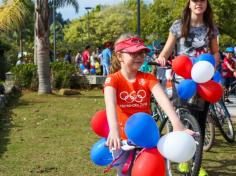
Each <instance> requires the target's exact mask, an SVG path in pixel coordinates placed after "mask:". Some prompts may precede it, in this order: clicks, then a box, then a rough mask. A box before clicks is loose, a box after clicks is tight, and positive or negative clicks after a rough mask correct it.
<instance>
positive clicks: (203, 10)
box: [156, 0, 219, 176]
mask: <svg viewBox="0 0 236 176" xmlns="http://www.w3.org/2000/svg"><path fill="white" fill-rule="evenodd" d="M218 34H219V32H218V29H217V27H216V25H215V24H214V22H213V12H212V8H211V5H210V2H209V0H187V1H186V6H185V8H184V10H183V13H182V18H181V19H179V20H176V21H175V22H174V23H173V24H172V26H171V27H170V30H169V36H168V39H167V41H166V44H165V46H164V48H163V50H162V52H161V53H160V55H159V57H158V59H157V60H156V61H157V62H158V63H160V64H161V65H165V64H166V62H167V59H168V58H169V56H170V55H171V53H172V51H173V49H174V47H175V45H176V55H177V56H178V55H187V56H189V57H191V58H193V59H194V58H196V57H197V56H198V55H200V54H202V53H206V52H209V51H210V53H211V54H212V55H214V57H215V60H216V63H217V64H218V63H219V46H218V40H217V36H218ZM177 78H178V79H183V78H181V77H180V76H177ZM204 104H205V105H204V110H203V111H195V110H190V111H191V113H192V115H193V116H194V117H195V118H196V120H197V121H198V123H199V126H200V128H201V137H202V141H203V143H204V136H205V128H206V119H207V114H208V109H209V102H206V101H205V103H204ZM202 147H203V146H202ZM178 170H179V171H180V172H181V173H183V174H185V173H189V171H190V167H189V165H188V163H187V162H186V163H180V164H179V165H178ZM199 176H208V173H207V172H206V170H205V169H203V168H202V167H201V169H200V171H199Z"/></svg>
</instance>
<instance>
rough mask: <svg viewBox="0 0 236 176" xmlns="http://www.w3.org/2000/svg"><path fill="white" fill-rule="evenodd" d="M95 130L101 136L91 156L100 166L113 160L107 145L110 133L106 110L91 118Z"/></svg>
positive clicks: (93, 147)
mask: <svg viewBox="0 0 236 176" xmlns="http://www.w3.org/2000/svg"><path fill="white" fill-rule="evenodd" d="M91 127H92V129H93V131H94V132H95V133H96V134H97V135H98V136H100V137H102V138H101V139H100V140H98V141H97V142H96V143H95V144H94V145H93V146H92V149H91V151H90V158H91V160H92V161H93V163H94V164H96V165H98V166H106V165H108V164H110V163H111V162H112V160H113V158H112V153H111V152H110V151H109V148H108V147H106V145H105V143H106V138H107V136H108V134H109V126H108V122H107V115H106V110H101V111H98V112H96V113H95V115H94V116H93V118H92V120H91Z"/></svg>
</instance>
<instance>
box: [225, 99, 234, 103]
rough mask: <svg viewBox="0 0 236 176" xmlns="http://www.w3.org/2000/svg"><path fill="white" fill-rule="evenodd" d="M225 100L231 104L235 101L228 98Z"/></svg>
mask: <svg viewBox="0 0 236 176" xmlns="http://www.w3.org/2000/svg"><path fill="white" fill-rule="evenodd" d="M225 102H226V103H229V104H233V103H234V102H232V101H230V100H229V99H228V98H227V99H225Z"/></svg>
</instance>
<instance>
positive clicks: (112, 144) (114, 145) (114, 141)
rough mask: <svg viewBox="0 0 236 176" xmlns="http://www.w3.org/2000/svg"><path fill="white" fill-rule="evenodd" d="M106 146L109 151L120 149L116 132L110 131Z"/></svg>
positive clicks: (117, 132)
mask: <svg viewBox="0 0 236 176" xmlns="http://www.w3.org/2000/svg"><path fill="white" fill-rule="evenodd" d="M106 145H107V146H108V147H109V149H110V150H118V149H120V147H121V142H120V135H119V131H118V130H114V131H113V132H112V131H110V133H109V135H108V138H107V142H106Z"/></svg>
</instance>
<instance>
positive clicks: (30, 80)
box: [11, 64, 38, 90]
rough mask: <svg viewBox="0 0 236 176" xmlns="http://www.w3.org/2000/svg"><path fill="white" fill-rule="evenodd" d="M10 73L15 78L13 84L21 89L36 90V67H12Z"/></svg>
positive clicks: (27, 65)
mask: <svg viewBox="0 0 236 176" xmlns="http://www.w3.org/2000/svg"><path fill="white" fill-rule="evenodd" d="M11 72H12V73H13V74H14V76H15V84H16V85H17V86H19V87H20V88H23V89H31V90H37V88H38V76H37V65H34V64H23V65H17V66H14V67H13V68H12V69H11Z"/></svg>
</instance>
